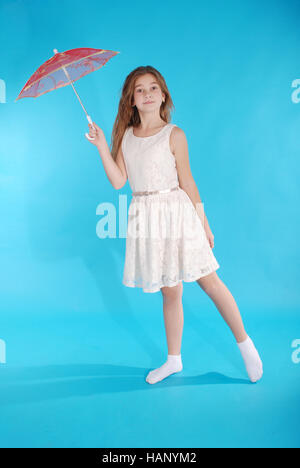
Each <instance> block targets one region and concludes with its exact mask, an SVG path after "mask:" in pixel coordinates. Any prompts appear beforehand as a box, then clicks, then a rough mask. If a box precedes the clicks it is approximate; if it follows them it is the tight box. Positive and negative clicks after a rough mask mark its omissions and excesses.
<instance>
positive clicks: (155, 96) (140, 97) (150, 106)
mask: <svg viewBox="0 0 300 468" xmlns="http://www.w3.org/2000/svg"><path fill="white" fill-rule="evenodd" d="M134 86H135V88H134V93H133V105H136V107H137V108H138V109H139V110H140V111H142V112H147V111H151V112H153V110H155V109H160V106H161V103H162V102H163V101H164V100H165V94H164V93H162V91H161V89H160V86H159V84H158V82H157V81H156V78H155V76H153V75H151V74H150V73H146V74H145V75H143V76H139V77H138V78H137V80H136V82H135V85H134Z"/></svg>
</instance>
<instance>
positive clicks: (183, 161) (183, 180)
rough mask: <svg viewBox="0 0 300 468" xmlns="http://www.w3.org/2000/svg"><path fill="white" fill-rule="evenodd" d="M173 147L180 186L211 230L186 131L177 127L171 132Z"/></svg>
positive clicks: (206, 228)
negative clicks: (191, 163)
mask: <svg viewBox="0 0 300 468" xmlns="http://www.w3.org/2000/svg"><path fill="white" fill-rule="evenodd" d="M170 144H171V147H172V148H173V153H174V156H175V159H176V167H177V173H178V180H179V185H180V187H181V188H182V189H183V190H184V191H185V192H186V193H187V194H188V196H189V197H190V199H191V201H192V203H193V205H194V206H195V209H196V211H197V213H198V216H199V217H200V219H201V222H202V224H203V227H204V229H205V230H210V228H209V224H208V220H207V218H206V214H205V212H204V206H203V203H202V201H201V198H200V195H199V191H198V189H197V185H196V182H195V180H194V178H193V176H192V171H191V168H190V162H189V152H188V143H187V139H186V136H185V133H184V131H183V130H182V129H181V128H179V127H175V128H174V129H173V130H172V132H171V140H170Z"/></svg>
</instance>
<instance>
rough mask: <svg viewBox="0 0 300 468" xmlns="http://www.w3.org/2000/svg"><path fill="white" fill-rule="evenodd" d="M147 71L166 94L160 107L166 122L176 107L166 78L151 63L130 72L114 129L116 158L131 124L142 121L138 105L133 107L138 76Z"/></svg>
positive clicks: (123, 89) (113, 155) (134, 124)
mask: <svg viewBox="0 0 300 468" xmlns="http://www.w3.org/2000/svg"><path fill="white" fill-rule="evenodd" d="M146 73H151V74H152V75H153V76H154V77H155V78H156V81H157V82H158V84H159V86H160V89H161V91H162V93H164V94H165V101H164V102H162V103H161V107H160V117H161V118H162V119H163V120H164V121H165V122H166V123H169V122H170V114H171V112H172V110H173V109H175V106H174V104H173V102H172V99H171V96H170V93H169V90H168V87H167V85H166V82H165V79H164V78H163V76H162V75H161V74H160V72H159V71H158V70H156V69H155V68H154V67H151V65H147V66H145V67H143V66H141V67H137V68H135V69H134V70H133V71H132V72H131V73H129V75H127V77H126V78H125V81H124V84H123V87H122V94H121V99H120V102H119V109H118V114H117V117H116V119H115V122H114V125H113V130H112V137H111V148H110V151H111V155H112V157H113V159H114V160H116V157H117V154H118V151H119V148H120V145H121V143H122V138H123V135H124V133H125V130H126V129H127V127H130V126H131V125H132V126H134V127H136V126H138V125H139V123H140V122H141V119H140V116H139V113H138V110H137V108H136V106H134V107H132V105H133V94H134V86H135V82H136V80H137V78H138V77H139V76H142V75H145V74H146Z"/></svg>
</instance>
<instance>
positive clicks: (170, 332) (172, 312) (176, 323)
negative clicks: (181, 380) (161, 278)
mask: <svg viewBox="0 0 300 468" xmlns="http://www.w3.org/2000/svg"><path fill="white" fill-rule="evenodd" d="M182 292H183V284H182V282H181V283H179V284H178V285H177V286H173V287H163V288H161V293H162V295H163V313H164V323H165V330H166V337H167V344H168V358H167V361H166V362H165V363H164V364H163V365H162V366H161V367H159V368H158V369H155V370H153V371H151V372H149V374H148V375H147V377H146V382H148V383H151V384H153V383H157V382H159V381H161V380H163V379H165V378H166V377H168V376H169V375H171V374H174V373H175V372H180V371H181V370H182V361H181V352H180V350H181V340H182V331H183V322H184V319H183V306H182Z"/></svg>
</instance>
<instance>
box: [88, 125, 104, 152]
mask: <svg viewBox="0 0 300 468" xmlns="http://www.w3.org/2000/svg"><path fill="white" fill-rule="evenodd" d="M93 126H94V127H95V129H96V130H94V129H93V128H92V126H91V124H89V130H90V131H89V136H90V137H91V138H95V139H94V140H92V141H91V140H89V139H88V138H87V137H86V139H87V140H88V141H89V142H90V143H92V145H95V146H101V144H103V142H104V141H105V135H104V133H103V130H102V128H100V127H98V125H97V124H96V123H95V122H93Z"/></svg>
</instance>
